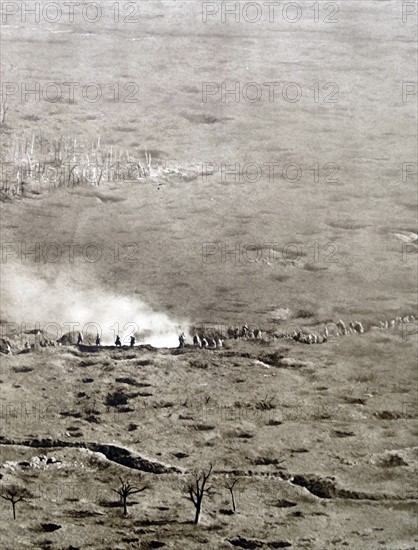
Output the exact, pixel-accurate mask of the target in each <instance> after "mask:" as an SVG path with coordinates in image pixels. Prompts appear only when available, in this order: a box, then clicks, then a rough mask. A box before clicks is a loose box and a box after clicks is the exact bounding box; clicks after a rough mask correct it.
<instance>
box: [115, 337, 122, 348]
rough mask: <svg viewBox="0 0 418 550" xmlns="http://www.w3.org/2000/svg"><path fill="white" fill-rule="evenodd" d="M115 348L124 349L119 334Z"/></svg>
mask: <svg viewBox="0 0 418 550" xmlns="http://www.w3.org/2000/svg"><path fill="white" fill-rule="evenodd" d="M115 346H116V347H120V348H121V347H122V342H121V341H120V338H119V334H118V335H117V336H116V340H115Z"/></svg>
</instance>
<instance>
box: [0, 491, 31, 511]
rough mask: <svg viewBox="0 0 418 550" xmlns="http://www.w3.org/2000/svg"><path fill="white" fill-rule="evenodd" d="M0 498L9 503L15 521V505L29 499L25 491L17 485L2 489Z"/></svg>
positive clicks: (27, 492)
mask: <svg viewBox="0 0 418 550" xmlns="http://www.w3.org/2000/svg"><path fill="white" fill-rule="evenodd" d="M0 497H1V498H2V499H4V500H8V501H9V502H10V503H11V505H12V510H13V519H16V504H17V503H18V502H22V501H25V500H26V499H28V498H29V497H30V493H29V491H27V489H25V488H24V487H20V486H19V485H9V486H8V487H3V488H2V490H1V493H0Z"/></svg>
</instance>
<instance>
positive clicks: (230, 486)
mask: <svg viewBox="0 0 418 550" xmlns="http://www.w3.org/2000/svg"><path fill="white" fill-rule="evenodd" d="M238 481H239V479H238V478H237V479H234V481H232V482H231V481H226V482H225V483H224V487H225V489H228V491H229V492H230V493H231V501H232V510H233V512H234V513H235V512H236V510H237V506H236V502H235V493H234V487H235V485H236V484H237V483H238Z"/></svg>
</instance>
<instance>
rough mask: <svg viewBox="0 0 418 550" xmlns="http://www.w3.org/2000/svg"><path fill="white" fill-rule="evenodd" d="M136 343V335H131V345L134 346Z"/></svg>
mask: <svg viewBox="0 0 418 550" xmlns="http://www.w3.org/2000/svg"><path fill="white" fill-rule="evenodd" d="M134 345H135V336H131V341H130V346H131V348H133V347H134Z"/></svg>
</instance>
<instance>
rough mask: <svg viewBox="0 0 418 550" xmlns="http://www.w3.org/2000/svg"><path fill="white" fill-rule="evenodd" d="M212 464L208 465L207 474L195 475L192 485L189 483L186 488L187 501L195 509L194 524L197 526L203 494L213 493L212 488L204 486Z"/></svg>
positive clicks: (210, 472)
mask: <svg viewBox="0 0 418 550" xmlns="http://www.w3.org/2000/svg"><path fill="white" fill-rule="evenodd" d="M212 468H213V466H212V464H210V467H209V470H208V471H207V472H204V471H203V472H202V473H201V474H200V475H198V474H196V477H195V480H194V482H193V483H190V484H189V485H188V487H187V490H188V493H189V497H188V498H189V499H190V500H191V501H192V502H193V505H194V507H195V516H194V522H193V523H194V524H195V525H197V524H198V523H199V519H200V513H201V511H202V501H203V497H204V496H205V494H210V493H211V491H213V489H212V487H206V484H207V482H208V480H209V478H210V476H211V474H212Z"/></svg>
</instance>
